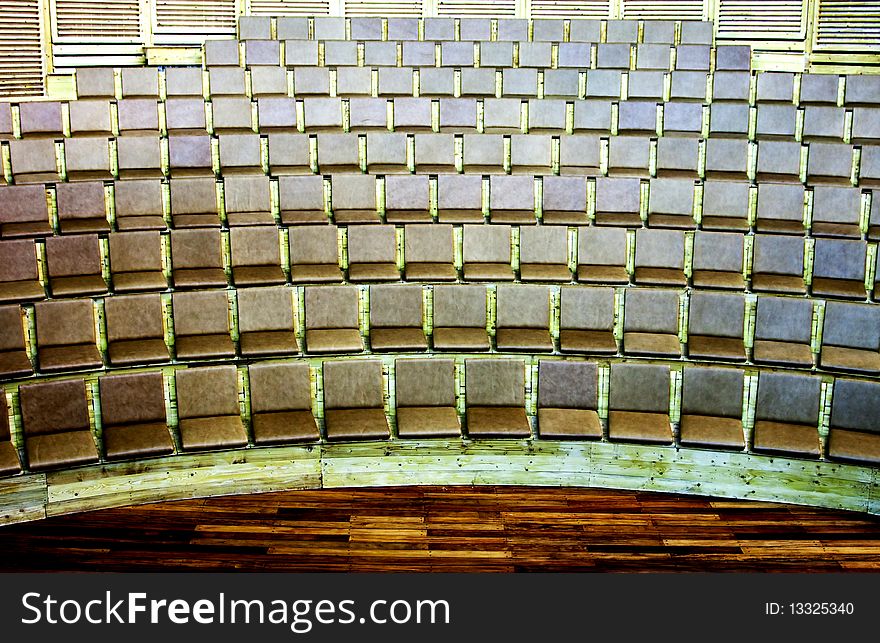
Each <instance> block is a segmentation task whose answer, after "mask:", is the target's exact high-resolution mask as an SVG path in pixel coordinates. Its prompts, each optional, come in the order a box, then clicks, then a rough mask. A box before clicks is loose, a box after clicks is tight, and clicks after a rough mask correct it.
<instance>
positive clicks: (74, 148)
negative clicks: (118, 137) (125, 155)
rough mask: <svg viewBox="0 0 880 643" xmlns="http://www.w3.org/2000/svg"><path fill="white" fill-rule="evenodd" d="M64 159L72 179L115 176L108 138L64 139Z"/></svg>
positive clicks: (84, 179) (88, 179)
mask: <svg viewBox="0 0 880 643" xmlns="http://www.w3.org/2000/svg"><path fill="white" fill-rule="evenodd" d="M64 159H65V169H66V173H67V177H68V180H70V181H91V180H95V179H104V180H106V179H111V178H113V175H112V172H111V166H110V139H108V138H90V137H87V136H83V137H78V138H67V139H64Z"/></svg>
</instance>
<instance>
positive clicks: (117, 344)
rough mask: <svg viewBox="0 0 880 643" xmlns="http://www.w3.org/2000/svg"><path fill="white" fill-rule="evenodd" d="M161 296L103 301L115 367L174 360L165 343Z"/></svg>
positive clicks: (148, 295)
mask: <svg viewBox="0 0 880 643" xmlns="http://www.w3.org/2000/svg"><path fill="white" fill-rule="evenodd" d="M163 308H164V306H163V303H162V299H161V298H160V296H159V295H157V294H147V295H125V296H122V295H119V296H115V297H107V298H106V299H105V300H104V316H105V318H106V321H107V356H108V358H109V360H110V363H111V364H112V365H113V366H140V365H144V364H156V363H160V362H167V361H169V360H170V359H171V356H170V354H169V352H168V346H166V344H165V328H164V322H163V318H162V311H163Z"/></svg>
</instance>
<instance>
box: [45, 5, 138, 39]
mask: <svg viewBox="0 0 880 643" xmlns="http://www.w3.org/2000/svg"><path fill="white" fill-rule="evenodd" d="M140 4H141V3H140V2H139V1H138V0H102V2H101V3H100V5H98V4H97V3H95V2H89V1H88V0H86V1H77V0H55V1H54V2H53V6H52V9H53V11H52V20H53V33H54V34H55V36H56V38H55V41H56V42H87V41H103V42H120V41H125V42H135V41H138V40H140V37H141V7H140Z"/></svg>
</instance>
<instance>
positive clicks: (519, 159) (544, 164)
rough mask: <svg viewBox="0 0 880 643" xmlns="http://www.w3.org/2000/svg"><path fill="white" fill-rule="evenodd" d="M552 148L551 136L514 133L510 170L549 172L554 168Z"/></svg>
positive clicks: (511, 143) (535, 172)
mask: <svg viewBox="0 0 880 643" xmlns="http://www.w3.org/2000/svg"><path fill="white" fill-rule="evenodd" d="M552 148H553V139H552V137H550V136H545V135H543V134H540V133H529V134H514V135H513V136H511V137H510V171H511V172H513V173H514V174H549V173H550V172H551V171H552V169H553V161H552V155H553V152H552ZM528 178H529V179H531V177H528ZM532 190H533V191H534V182H533V185H532Z"/></svg>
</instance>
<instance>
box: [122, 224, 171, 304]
mask: <svg viewBox="0 0 880 643" xmlns="http://www.w3.org/2000/svg"><path fill="white" fill-rule="evenodd" d="M109 246H110V275H111V279H112V281H113V291H114V292H117V293H127V292H147V291H157V290H166V289H167V288H168V280H167V279H166V278H165V273H164V272H163V270H162V237H161V236H160V234H159V232H158V231H156V230H146V231H143V232H114V233H111V234H110V235H109Z"/></svg>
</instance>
